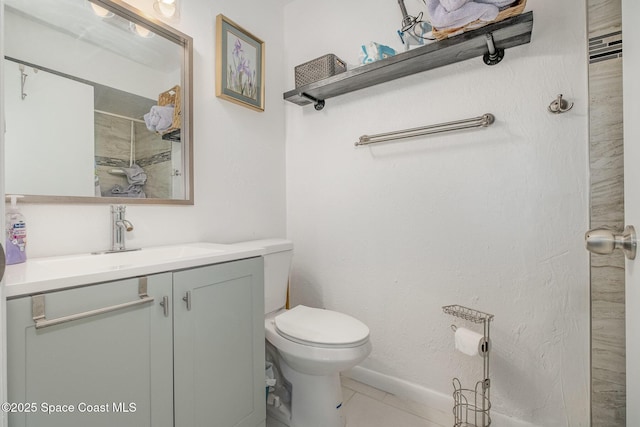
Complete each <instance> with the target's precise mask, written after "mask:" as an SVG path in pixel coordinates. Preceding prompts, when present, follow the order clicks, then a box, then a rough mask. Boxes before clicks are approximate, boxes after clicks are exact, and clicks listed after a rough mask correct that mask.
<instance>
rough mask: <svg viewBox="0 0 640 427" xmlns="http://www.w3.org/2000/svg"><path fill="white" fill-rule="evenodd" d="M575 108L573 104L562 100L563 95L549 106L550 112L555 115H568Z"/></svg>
mask: <svg viewBox="0 0 640 427" xmlns="http://www.w3.org/2000/svg"><path fill="white" fill-rule="evenodd" d="M572 108H573V102H569V101H567V100H566V99H562V94H559V95H558V98H556V100H555V101H553V102H552V103H551V104H549V112H550V113H553V114H560V113H566V112H567V111H569V110H571V109H572Z"/></svg>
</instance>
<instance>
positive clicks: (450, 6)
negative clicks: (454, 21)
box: [440, 0, 470, 12]
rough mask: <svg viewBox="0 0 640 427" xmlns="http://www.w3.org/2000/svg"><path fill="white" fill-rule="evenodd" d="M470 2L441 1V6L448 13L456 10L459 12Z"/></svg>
mask: <svg viewBox="0 0 640 427" xmlns="http://www.w3.org/2000/svg"><path fill="white" fill-rule="evenodd" d="M469 1H470V0H440V4H441V5H442V7H444V10H446V11H447V12H453V11H454V10H458V9H460V8H461V7H462V6H464V5H465V4H467V3H469Z"/></svg>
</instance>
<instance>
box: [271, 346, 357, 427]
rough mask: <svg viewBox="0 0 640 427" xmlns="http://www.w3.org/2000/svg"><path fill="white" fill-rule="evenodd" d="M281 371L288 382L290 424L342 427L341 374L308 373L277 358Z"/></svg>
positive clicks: (291, 426) (310, 426)
mask: <svg viewBox="0 0 640 427" xmlns="http://www.w3.org/2000/svg"><path fill="white" fill-rule="evenodd" d="M279 362H280V371H281V372H282V375H283V376H284V377H285V378H286V379H287V381H289V382H290V383H291V421H290V422H289V425H290V427H344V426H345V424H346V422H345V419H344V416H343V408H342V406H343V404H342V388H341V385H340V375H339V374H338V373H336V374H333V375H309V374H303V373H300V372H297V371H295V370H294V369H292V368H291V367H290V366H289V365H288V364H287V362H286V361H285V360H284V359H283V358H280V360H279Z"/></svg>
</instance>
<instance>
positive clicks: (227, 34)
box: [216, 14, 264, 111]
mask: <svg viewBox="0 0 640 427" xmlns="http://www.w3.org/2000/svg"><path fill="white" fill-rule="evenodd" d="M216 96H218V97H220V98H222V99H226V100H227V101H231V102H235V103H236V104H240V105H243V106H245V107H248V108H251V109H253V110H256V111H264V42H263V41H262V40H260V39H259V38H257V37H256V36H254V35H253V34H251V33H249V32H248V31H246V30H244V29H243V28H242V27H240V26H239V25H237V24H236V23H235V22H233V21H231V20H230V19H228V18H227V17H226V16H224V15H222V14H220V15H218V16H217V18H216Z"/></svg>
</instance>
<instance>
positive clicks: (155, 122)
mask: <svg viewBox="0 0 640 427" xmlns="http://www.w3.org/2000/svg"><path fill="white" fill-rule="evenodd" d="M144 123H145V124H146V125H147V129H149V130H150V131H152V132H163V131H165V130H167V129H169V128H170V127H171V124H172V123H173V105H163V106H160V105H154V106H153V107H151V110H150V111H149V112H148V113H147V114H145V115H144Z"/></svg>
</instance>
